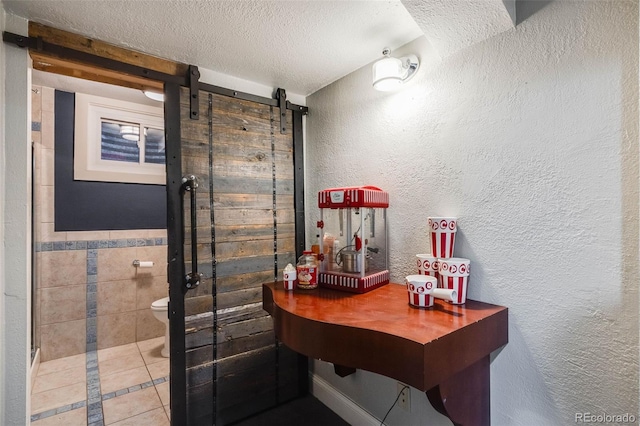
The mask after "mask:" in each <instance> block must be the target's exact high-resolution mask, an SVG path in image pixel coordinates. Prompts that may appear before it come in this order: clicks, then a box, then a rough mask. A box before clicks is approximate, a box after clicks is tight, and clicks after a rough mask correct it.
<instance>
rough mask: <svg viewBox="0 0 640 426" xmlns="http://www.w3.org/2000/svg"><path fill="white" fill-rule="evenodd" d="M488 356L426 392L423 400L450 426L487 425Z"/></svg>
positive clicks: (488, 407)
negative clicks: (428, 402)
mask: <svg viewBox="0 0 640 426" xmlns="http://www.w3.org/2000/svg"><path fill="white" fill-rule="evenodd" d="M489 392H490V384H489V355H487V356H485V357H484V358H481V359H480V360H479V361H477V362H476V363H475V364H472V365H470V366H469V367H467V368H465V369H464V370H462V371H460V372H458V373H456V374H454V375H453V376H451V377H449V378H448V379H447V380H445V381H443V382H442V383H440V384H439V385H437V386H434V387H433V388H431V389H429V390H428V391H427V392H426V393H427V398H429V401H430V402H431V405H433V408H435V409H436V410H437V411H438V412H440V413H442V414H444V415H445V416H447V417H448V418H449V419H451V421H452V422H453V424H454V425H460V426H476V425H477V426H486V425H489V424H490V423H491V413H490V394H489Z"/></svg>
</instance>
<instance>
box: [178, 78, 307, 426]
mask: <svg viewBox="0 0 640 426" xmlns="http://www.w3.org/2000/svg"><path fill="white" fill-rule="evenodd" d="M199 87H200V90H199V91H198V94H197V108H196V109H197V113H196V114H194V113H193V106H194V105H193V102H192V99H194V98H196V97H194V96H193V93H191V94H190V91H189V89H188V88H184V87H181V88H178V86H175V87H169V88H167V90H166V92H167V95H168V99H167V107H166V108H167V112H166V114H167V117H169V116H170V115H173V117H174V120H170V121H171V122H167V124H166V126H167V136H168V138H167V140H168V141H170V139H172V134H173V135H174V136H177V135H178V133H179V139H180V147H179V149H178V148H177V147H173V148H171V147H170V146H169V145H168V146H167V156H168V157H170V158H169V161H168V170H167V173H168V179H169V182H168V183H169V185H168V186H169V188H168V191H169V194H171V193H172V192H171V191H172V188H173V193H174V194H176V193H179V195H178V196H175V195H174V196H173V197H171V196H170V198H171V199H169V204H170V206H169V209H170V211H171V210H173V211H174V212H177V211H179V210H180V209H181V210H182V211H183V213H182V216H181V217H179V216H180V214H178V213H176V215H175V216H171V214H170V217H169V222H170V227H169V228H170V229H169V240H170V241H169V250H170V255H169V265H170V266H169V269H170V272H169V273H170V281H171V280H172V278H173V281H172V282H171V291H170V292H171V294H170V299H171V302H170V320H171V326H170V327H171V340H172V341H171V357H172V359H171V381H172V383H171V400H172V401H171V409H172V413H171V417H172V421H171V423H172V424H173V425H178V424H188V425H206V424H216V425H227V424H231V423H233V422H236V421H238V420H240V419H243V418H246V417H248V416H250V415H253V414H256V413H258V412H260V411H263V410H266V409H268V408H271V407H274V406H276V405H278V404H279V403H282V402H284V401H287V400H290V399H293V398H295V397H297V396H299V395H301V394H304V393H305V392H306V390H307V360H306V358H305V357H302V356H300V355H298V354H296V353H295V352H293V351H291V350H289V349H288V348H286V347H285V346H284V345H282V344H280V343H279V342H278V341H277V340H276V338H275V335H274V332H273V321H272V319H271V317H270V316H269V315H268V314H267V313H266V311H264V310H263V309H262V288H261V285H262V283H264V282H268V281H273V280H276V279H280V277H281V275H282V269H283V268H284V267H285V266H286V265H287V263H293V264H294V265H295V261H296V247H297V246H300V247H301V246H302V244H303V242H302V241H300V239H301V235H302V237H303V236H304V234H302V233H301V232H300V231H301V230H299V232H298V238H297V239H296V209H295V203H296V199H295V198H296V196H295V194H296V191H295V189H296V182H295V179H294V175H295V169H294V121H296V122H297V124H296V126H297V128H296V129H295V132H296V134H297V135H298V137H301V135H302V133H301V129H300V127H301V123H302V119H301V115H300V113H299V112H296V113H292V111H290V110H289V111H286V114H287V115H286V125H285V128H286V132H285V133H284V134H283V133H281V122H280V108H279V107H278V106H277V103H276V105H273V103H274V102H275V101H274V100H270V99H268V100H267V101H270V104H269V103H263V102H259V100H260V98H256V99H258V101H254V100H246V99H239V98H236V97H234V95H231V93H234V94H235V95H237V93H236V92H230V93H229V94H230V95H231V96H229V95H227V94H226V92H225V90H224V89H222V93H224V94H220V93H215V91H216V90H215V89H216V88H213V87H212V86H207V85H203V84H200V85H199ZM208 87H212V90H206V89H207V88H208ZM220 91H221V90H217V92H220ZM248 96H250V95H248ZM178 98H179V105H180V106H179V115H180V119H179V122H178V121H176V120H175V117H176V115H177V114H178V108H177V99H178ZM251 98H252V99H253V98H255V97H251ZM294 115H295V116H296V119H294ZM194 117H197V119H194ZM177 127H179V129H177ZM299 142H300V146H301V141H299ZM168 144H170V142H168ZM298 155H299V156H301V152H298ZM297 184H298V185H301V184H302V183H301V182H298V183H297ZM298 194H301V188H300V187H299V186H298ZM298 198H300V197H299V196H298ZM297 201H298V202H301V200H297ZM172 205H173V207H172ZM193 217H195V227H193V226H192V225H193V223H192V218H193ZM172 221H173V222H174V223H175V225H178V226H171V223H172ZM175 228H177V229H175ZM194 235H195V236H196V237H195V238H196V239H197V240H196V244H195V245H193V244H192V242H193V240H192V236H194ZM181 239H183V241H181ZM172 242H173V244H172ZM180 252H182V253H180ZM194 255H196V256H197V262H195V263H194V262H192V259H193V256H194ZM181 256H182V257H183V258H184V260H183V261H181V259H179V258H180V257H181ZM181 262H182V263H181ZM196 266H197V268H196ZM177 270H180V271H179V272H178V271H177ZM196 270H197V274H202V275H201V277H200V278H199V279H198V275H196V274H195V273H194V271H196ZM190 274H191V275H190ZM181 275H182V277H181ZM179 280H181V281H182V283H178V284H177V285H176V284H174V282H175V281H179ZM190 280H191V285H189V284H188V283H189V281H190ZM196 281H197V283H196ZM180 285H183V288H182V289H181V290H178V289H177V287H178V286H180ZM189 286H191V289H187V288H186V287H189ZM180 294H182V295H184V299H183V305H182V306H180V304H181V302H182V300H180V297H179V296H180ZM180 319H183V321H182V323H180ZM179 323H180V324H179ZM175 336H178V338H177V341H176V337H175ZM180 339H184V342H182V341H180ZM174 357H175V358H174ZM181 363H183V364H182V365H183V367H182V368H183V369H184V371H182V372H183V373H184V377H181V376H180V373H181V371H180V364H181ZM183 390H184V392H185V394H184V395H182V394H181V392H183ZM183 397H184V398H183ZM183 413H184V418H178V417H181V416H182V415H183Z"/></svg>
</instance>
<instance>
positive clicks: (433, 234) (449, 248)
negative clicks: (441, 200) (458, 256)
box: [428, 217, 458, 259]
mask: <svg viewBox="0 0 640 426" xmlns="http://www.w3.org/2000/svg"><path fill="white" fill-rule="evenodd" d="M457 223H458V219H457V218H455V217H430V218H429V219H428V224H429V239H430V242H431V253H432V255H433V256H435V257H439V258H443V259H447V258H450V257H453V246H454V244H455V242H456V231H457V230H458V225H457Z"/></svg>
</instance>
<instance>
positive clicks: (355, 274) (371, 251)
mask: <svg viewBox="0 0 640 426" xmlns="http://www.w3.org/2000/svg"><path fill="white" fill-rule="evenodd" d="M318 207H320V221H319V222H318V228H319V231H320V232H319V235H320V255H319V256H318V257H319V259H320V260H321V262H320V273H319V276H318V281H319V283H320V285H321V286H322V287H328V288H334V289H337V290H344V291H350V292H353V293H365V292H367V291H370V290H373V289H375V288H378V287H380V286H382V285H384V284H387V283H388V282H389V270H388V266H387V262H388V248H387V208H388V207H389V194H388V193H387V192H384V191H382V190H381V189H380V188H376V187H373V186H361V187H350V188H332V189H325V190H323V191H320V192H319V193H318Z"/></svg>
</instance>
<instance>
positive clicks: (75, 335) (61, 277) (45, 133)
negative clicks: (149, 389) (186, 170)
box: [32, 86, 168, 361]
mask: <svg viewBox="0 0 640 426" xmlns="http://www.w3.org/2000/svg"><path fill="white" fill-rule="evenodd" d="M53 125H54V90H53V89H51V88H47V87H36V86H34V87H33V91H32V134H33V141H34V148H35V149H34V156H35V161H36V167H35V168H36V170H35V176H34V181H35V191H34V193H35V198H36V200H35V205H36V208H35V212H34V217H35V228H36V229H35V235H36V247H35V249H36V252H37V253H36V256H35V258H36V271H35V272H36V277H37V290H36V305H35V307H34V309H35V310H36V315H35V323H36V333H35V334H36V337H35V340H36V346H39V347H40V349H41V360H42V361H48V360H52V359H56V358H61V357H65V356H69V355H74V354H78V353H82V352H90V351H93V350H96V349H104V348H108V347H111V346H118V345H123V344H127V343H132V342H136V341H141V340H146V339H150V338H153V337H159V336H162V335H163V334H164V325H163V324H162V323H161V322H159V321H158V320H156V319H155V318H154V317H153V314H152V312H151V309H150V306H151V303H152V302H153V301H154V300H156V299H159V298H162V297H166V296H167V295H168V284H167V276H166V274H167V271H166V264H167V263H166V262H167V241H166V230H163V229H160V230H124V231H86V232H55V231H54V202H53V201H54V198H53V197H54V173H53V170H54V128H53ZM135 259H138V260H141V261H147V260H151V261H153V262H154V266H153V267H151V268H136V267H134V266H133V261H134V260H135Z"/></svg>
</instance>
